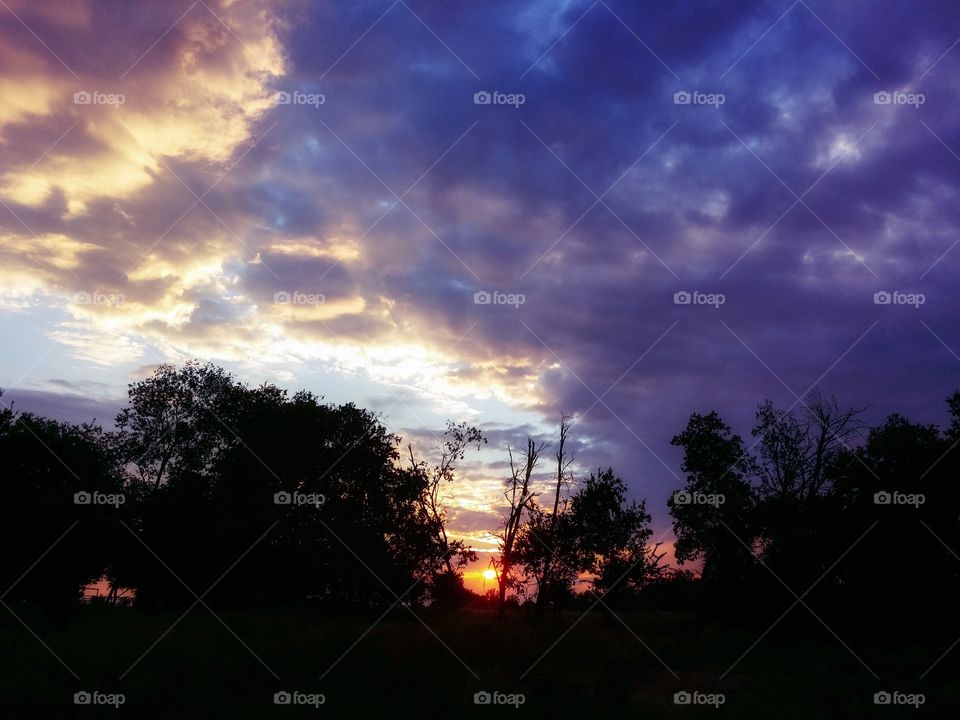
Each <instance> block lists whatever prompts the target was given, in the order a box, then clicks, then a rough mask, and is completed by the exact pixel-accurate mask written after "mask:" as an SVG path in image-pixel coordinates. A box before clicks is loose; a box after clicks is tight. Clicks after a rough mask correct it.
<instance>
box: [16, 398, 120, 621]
mask: <svg viewBox="0 0 960 720" xmlns="http://www.w3.org/2000/svg"><path fill="white" fill-rule="evenodd" d="M121 484H122V479H121V475H120V472H119V467H118V464H117V463H116V462H115V458H114V457H113V455H112V453H111V452H110V447H109V443H108V442H107V438H106V436H105V434H104V433H103V431H102V430H101V429H100V428H98V427H95V426H93V425H89V424H84V425H74V424H72V423H65V422H57V421H54V420H49V419H46V418H43V417H39V416H37V415H33V414H32V413H18V412H14V411H13V410H12V409H9V408H4V409H2V410H0V594H3V595H6V596H7V597H8V598H9V599H11V600H15V599H21V600H32V601H35V602H37V603H40V604H55V603H58V602H61V601H64V600H70V599H76V598H78V597H79V596H80V592H81V589H82V587H83V586H84V585H87V584H89V583H91V582H93V581H95V580H97V579H98V578H100V577H101V576H102V575H103V573H104V571H105V569H106V568H107V566H108V564H109V561H110V551H111V547H112V545H113V544H114V543H115V542H116V541H117V537H118V532H119V530H120V528H119V525H118V523H117V517H118V516H117V513H118V507H122V503H123V501H124V498H123V496H122V492H121V491H122V487H121Z"/></svg>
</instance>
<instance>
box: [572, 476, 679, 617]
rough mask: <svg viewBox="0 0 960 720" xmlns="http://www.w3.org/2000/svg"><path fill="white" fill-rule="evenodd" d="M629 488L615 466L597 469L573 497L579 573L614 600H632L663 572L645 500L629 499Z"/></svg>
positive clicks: (660, 555) (573, 518)
mask: <svg viewBox="0 0 960 720" xmlns="http://www.w3.org/2000/svg"><path fill="white" fill-rule="evenodd" d="M626 494H627V486H626V484H625V483H624V482H623V480H622V479H621V478H620V477H619V476H617V475H616V474H615V473H614V471H613V468H609V467H608V468H607V469H606V470H602V469H598V470H597V472H596V473H591V474H590V477H589V478H587V480H586V482H585V483H584V484H583V485H582V486H581V487H580V489H579V490H578V491H577V493H576V494H575V495H574V496H573V498H572V499H571V512H570V515H571V519H572V523H571V524H572V527H573V529H574V533H575V537H576V538H577V545H578V547H579V550H580V552H579V553H578V555H579V557H580V558H581V559H582V565H581V566H580V567H579V568H578V570H579V571H580V572H586V573H590V574H592V575H593V576H594V578H593V580H592V581H591V584H592V586H593V588H594V590H596V591H599V592H600V593H602V594H604V595H610V596H611V597H610V600H611V601H613V602H617V601H620V602H622V601H624V600H627V599H631V598H635V597H636V596H637V595H638V594H639V592H640V591H641V590H642V589H643V588H645V587H646V586H647V585H649V584H650V583H651V582H653V581H655V580H656V579H657V578H658V577H659V574H660V572H661V568H660V560H661V559H662V558H663V554H662V553H660V552H659V547H660V546H659V544H656V545H650V544H649V541H650V537H651V535H652V534H653V531H652V530H651V529H650V520H651V518H650V514H649V513H648V512H647V510H646V504H645V503H644V501H642V500H641V501H636V500H633V501H627V498H626Z"/></svg>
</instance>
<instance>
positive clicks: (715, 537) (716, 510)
mask: <svg viewBox="0 0 960 720" xmlns="http://www.w3.org/2000/svg"><path fill="white" fill-rule="evenodd" d="M671 443H672V444H673V445H677V446H679V447H681V448H682V449H683V453H684V454H683V461H682V464H681V466H680V467H681V469H682V470H683V472H684V473H686V475H687V484H686V487H685V488H684V489H683V490H681V491H677V492H675V493H674V494H673V495H672V496H671V497H670V498H669V499H668V500H667V507H668V508H669V511H670V515H671V516H672V517H673V531H674V534H675V535H676V544H675V546H674V554H675V556H676V559H677V562H679V563H681V564H683V563H685V562H689V561H698V560H699V561H702V562H703V571H702V575H703V577H704V578H706V579H716V580H719V579H724V580H734V579H738V578H743V577H744V576H745V575H746V574H747V572H748V568H749V567H750V566H751V564H752V557H751V556H750V552H749V550H748V548H751V547H752V545H753V544H754V539H755V532H756V531H755V528H754V527H753V512H754V509H755V506H756V500H757V498H756V494H755V492H754V490H753V488H752V487H751V485H750V481H749V479H748V478H749V474H750V472H751V471H752V462H751V459H750V457H749V455H748V453H747V451H746V450H745V449H744V447H743V440H742V439H741V438H740V436H739V435H736V434H734V433H733V431H732V430H731V429H730V426H729V425H727V424H726V423H725V422H724V421H723V420H722V419H721V418H720V416H719V415H717V413H716V412H711V413H709V414H707V415H700V414H698V413H694V414H693V415H691V416H690V420H689V421H688V423H687V427H686V428H685V429H684V431H683V432H682V433H680V434H679V435H677V436H675V437H674V438H673V440H671ZM745 545H746V547H745Z"/></svg>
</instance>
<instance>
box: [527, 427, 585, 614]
mask: <svg viewBox="0 0 960 720" xmlns="http://www.w3.org/2000/svg"><path fill="white" fill-rule="evenodd" d="M569 420H570V418H569V417H567V416H566V415H564V416H562V417H561V418H560V441H559V443H558V445H557V451H556V455H555V457H556V460H557V470H556V475H555V478H554V483H553V508H552V510H548V509H547V508H545V507H543V506H541V505H539V504H538V503H537V502H536V500H535V499H532V500H531V501H530V504H529V507H528V513H527V521H526V523H525V524H522V525H521V528H520V532H519V534H518V536H517V559H518V561H519V563H520V564H521V565H522V566H523V568H524V570H525V574H526V576H527V577H528V578H529V579H531V580H532V581H533V582H534V583H535V585H536V613H537V617H538V618H541V619H542V618H543V610H544V606H545V604H546V603H548V602H557V601H558V600H559V599H560V598H561V597H564V596H566V595H569V594H570V591H571V589H572V585H573V582H574V581H575V580H576V576H577V572H578V568H579V563H578V561H577V558H576V553H577V547H576V542H575V538H574V535H573V532H572V531H571V527H570V517H569V516H568V514H567V512H566V510H567V498H566V497H564V491H565V489H566V488H567V487H568V485H569V484H570V482H571V481H572V478H571V477H570V475H569V467H570V465H571V463H572V462H573V458H571V457H570V456H569V453H568V452H567V449H566V444H567V438H568V435H569V432H570V423H569Z"/></svg>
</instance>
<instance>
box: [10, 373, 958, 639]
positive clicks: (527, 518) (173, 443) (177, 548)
mask: <svg viewBox="0 0 960 720" xmlns="http://www.w3.org/2000/svg"><path fill="white" fill-rule="evenodd" d="M948 406H949V410H950V414H951V418H952V422H951V424H950V425H949V427H947V428H944V429H941V428H938V427H937V426H934V425H924V424H918V423H914V422H911V421H910V420H908V419H906V418H904V417H901V416H899V415H894V416H891V417H890V418H888V419H887V420H886V421H885V422H884V423H883V424H881V425H880V426H878V427H867V426H866V425H865V424H864V422H863V419H862V418H863V410H862V409H859V408H853V409H847V408H842V407H841V406H840V405H839V404H838V402H837V401H836V400H835V399H834V398H826V397H824V396H822V395H820V394H819V393H817V392H814V393H812V394H810V395H809V396H807V397H805V398H803V399H802V400H801V401H799V402H798V403H797V407H795V408H791V409H789V410H783V409H778V408H776V407H774V406H773V405H772V404H771V403H769V402H766V403H763V404H761V405H760V406H759V408H758V410H757V413H756V424H755V426H754V428H753V429H752V433H751V437H752V441H750V442H747V441H745V440H744V439H743V438H742V437H741V436H739V435H737V434H736V433H735V432H734V431H733V430H732V429H731V428H730V427H729V426H728V425H727V424H726V423H725V422H724V421H723V420H722V419H721V418H720V416H719V415H718V414H717V413H715V412H711V413H708V414H694V415H692V416H691V417H690V419H689V422H688V423H687V426H686V427H685V428H684V429H683V430H682V431H681V432H679V433H678V434H677V435H676V437H674V439H673V444H674V445H676V446H678V447H679V448H681V450H682V452H683V462H682V467H681V470H682V472H683V473H684V474H685V476H686V482H685V485H684V487H682V488H678V489H677V491H676V492H675V493H673V495H672V496H671V497H670V498H669V499H667V501H666V503H667V507H668V509H669V512H670V515H671V517H672V518H673V526H674V531H675V535H676V544H675V555H676V559H677V561H678V562H679V563H680V565H681V566H680V567H670V566H667V565H665V564H664V563H663V562H662V561H663V558H664V555H665V553H664V552H663V551H661V550H660V545H659V544H656V543H651V536H652V533H651V530H650V527H649V525H650V515H649V513H648V512H647V509H646V505H645V502H644V501H635V500H629V499H628V498H627V493H628V489H627V485H626V483H625V482H624V481H623V480H622V478H620V477H619V476H618V475H617V474H616V472H615V471H614V470H613V469H612V468H606V469H603V468H600V469H598V470H597V471H596V472H593V473H590V475H589V476H588V477H586V478H583V479H582V480H578V479H577V478H575V477H574V475H573V472H572V470H571V467H572V465H573V458H572V456H571V455H570V453H569V451H568V449H567V448H568V440H569V433H570V430H571V424H570V419H569V418H566V417H564V418H562V420H561V423H560V431H559V438H558V442H557V443H556V444H555V446H548V445H546V444H544V443H538V442H535V441H534V440H533V439H530V440H528V442H527V444H526V447H525V448H521V449H519V450H518V451H516V452H514V451H512V450H511V451H510V452H509V461H510V463H509V465H510V474H509V477H508V478H507V479H506V480H505V484H504V489H503V490H504V492H503V500H502V501H500V498H497V500H498V501H499V502H498V505H500V506H501V507H503V508H504V513H503V523H502V525H501V526H500V527H499V528H498V537H499V538H500V548H499V553H498V554H497V555H495V557H494V558H493V560H492V563H491V564H492V566H493V568H494V569H495V571H496V580H497V585H498V588H497V590H496V591H492V592H491V593H490V597H489V598H487V602H489V603H492V604H497V605H499V607H500V609H501V612H504V610H505V608H507V607H508V606H509V605H516V604H519V603H521V602H522V603H525V604H527V605H528V606H529V607H530V608H531V609H532V610H533V611H535V612H536V614H537V615H539V616H541V617H542V616H543V615H544V613H545V608H547V607H552V608H553V609H554V610H558V609H560V608H562V607H588V606H589V605H591V604H593V603H594V602H597V598H599V599H601V600H602V601H603V605H604V607H605V608H608V609H613V610H621V609H630V608H645V607H655V608H666V609H684V610H696V611H698V612H699V613H700V614H701V616H702V617H704V618H705V619H707V620H711V619H722V620H727V621H730V622H744V623H766V624H769V623H770V622H771V621H773V620H777V622H780V620H778V617H779V616H781V614H783V613H784V610H785V609H786V608H787V607H793V606H796V608H797V609H796V610H795V611H794V612H793V613H791V614H790V617H789V618H787V619H786V620H783V622H784V625H785V626H786V625H790V624H791V623H796V622H800V621H801V620H799V619H798V618H802V619H803V620H802V621H803V622H808V623H809V622H817V621H819V622H821V623H826V624H829V623H830V621H831V619H832V620H839V619H843V620H844V621H846V622H847V624H848V625H849V623H850V622H855V623H859V625H860V626H861V627H863V628H864V629H865V630H869V628H870V627H872V626H875V625H876V624H877V623H878V622H884V623H885V626H884V627H885V631H886V630H895V629H897V628H899V629H900V630H902V631H903V632H904V633H907V634H909V633H911V632H917V631H921V630H924V629H936V628H941V629H942V626H943V623H944V622H946V621H947V620H950V621H951V622H953V621H954V620H953V616H954V615H955V610H954V609H955V607H956V603H957V601H958V600H960V558H958V557H957V556H956V555H955V552H956V550H957V548H960V521H958V511H960V506H958V500H960V487H958V483H957V479H958V470H960V468H958V462H960V460H958V452H957V451H956V450H955V447H956V445H957V444H958V442H960V393H957V394H954V395H953V396H952V397H951V398H950V399H949V400H948ZM485 442H486V440H485V438H484V437H483V434H482V432H481V431H480V430H478V429H477V428H475V427H472V426H469V425H467V424H466V423H460V424H454V423H449V424H448V426H447V429H446V433H445V435H444V441H443V445H442V447H441V448H440V453H439V459H438V460H437V461H436V462H435V463H433V464H430V463H428V462H426V461H425V460H422V459H418V457H417V455H416V454H415V452H414V449H413V448H412V447H411V446H409V445H407V446H406V447H404V446H403V442H402V439H401V438H400V437H398V436H397V435H395V434H392V433H390V432H388V430H387V429H386V428H385V427H384V425H383V424H382V423H381V421H380V419H379V418H378V416H377V415H375V414H374V413H372V412H370V411H367V410H364V409H361V408H358V407H356V406H355V405H353V404H345V405H333V404H329V403H324V402H323V401H322V399H321V398H318V397H317V396H315V395H313V394H312V393H309V392H306V391H301V392H298V393H295V394H293V395H290V394H289V393H287V392H286V391H285V390H282V389H280V388H277V387H276V386H273V385H269V384H264V385H261V386H259V387H250V386H249V385H246V384H244V383H241V382H239V381H237V380H236V379H235V378H234V377H233V376H231V375H230V374H229V373H227V372H226V371H224V370H223V369H222V368H219V367H217V366H214V365H212V364H205V365H204V364H200V363H197V362H193V361H191V362H188V363H186V364H185V365H184V366H183V367H180V368H177V367H174V366H170V365H164V366H161V367H159V368H158V369H157V370H156V371H155V373H154V375H153V376H152V377H150V378H148V379H145V380H142V381H139V382H136V383H133V384H131V385H130V387H129V392H128V406H127V407H126V408H124V409H123V410H122V411H121V412H120V413H119V414H118V416H117V418H116V421H115V429H113V430H109V431H107V430H104V429H102V428H101V427H98V426H96V425H94V424H83V425H76V424H71V423H65V422H58V421H54V420H50V419H46V418H42V417H38V416H36V415H34V414H31V413H26V412H16V411H15V410H13V409H10V408H7V409H3V410H2V411H0V493H2V495H0V513H2V524H0V543H2V544H0V594H2V595H3V597H4V598H6V599H7V601H15V600H19V601H29V602H31V603H35V604H38V605H59V604H62V603H64V602H68V601H75V600H77V599H78V598H79V597H80V595H81V593H82V589H83V588H84V587H85V586H87V585H89V584H90V583H93V582H95V581H97V580H98V579H100V578H106V579H107V581H108V583H109V586H110V588H111V592H110V596H108V599H111V596H113V595H114V594H115V593H116V592H117V591H118V590H119V589H133V590H134V591H135V597H136V604H137V605H138V606H143V607H156V606H176V607H180V606H185V607H186V606H190V605H192V604H193V603H194V602H196V601H197V600H198V598H201V599H202V601H203V602H205V603H210V604H218V605H226V606H252V605H259V604H276V603H287V602H298V603H302V602H311V603H316V604H318V605H321V606H324V607H334V608H358V607H359V608H370V607H381V606H383V607H387V606H390V605H393V604H394V603H399V602H403V603H407V604H409V605H411V606H425V605H429V606H431V607H434V608H447V609H450V608H454V607H456V606H458V605H460V604H462V603H463V602H465V601H466V600H468V599H471V597H472V598H473V601H476V597H475V596H473V595H472V593H469V592H468V591H466V590H465V589H464V586H463V581H462V572H463V568H464V566H465V565H466V564H467V563H470V562H472V561H475V560H476V559H477V554H476V553H475V552H474V551H473V550H471V549H470V548H469V547H467V546H466V545H465V544H464V543H463V542H462V541H459V540H452V539H451V538H450V537H449V536H448V528H447V505H448V503H449V488H450V487H451V485H452V484H453V483H455V482H456V481H457V466H458V463H459V462H460V461H461V460H463V458H464V457H465V454H466V453H467V452H468V451H471V450H475V449H479V448H480V447H481V446H482V445H483V444H484V443H485ZM548 450H549V451H551V452H552V453H553V456H552V458H550V461H549V466H546V462H547V461H546V460H545V456H546V453H547V451H548ZM542 466H546V467H548V468H549V474H548V477H549V478H551V479H550V480H549V481H547V482H544V480H543V475H544V471H542V470H541V467H542ZM686 563H692V564H693V565H692V567H695V568H702V570H701V571H700V572H693V571H691V570H689V569H683V565H684V564H686ZM780 619H783V618H780Z"/></svg>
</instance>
